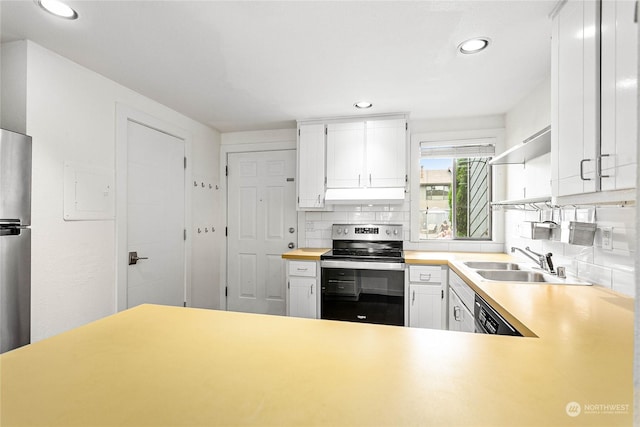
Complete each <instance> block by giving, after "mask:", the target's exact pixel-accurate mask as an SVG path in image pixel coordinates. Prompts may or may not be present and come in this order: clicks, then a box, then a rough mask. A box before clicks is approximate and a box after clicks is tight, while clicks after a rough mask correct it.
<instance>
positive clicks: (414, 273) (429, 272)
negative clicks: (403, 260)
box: [409, 265, 442, 283]
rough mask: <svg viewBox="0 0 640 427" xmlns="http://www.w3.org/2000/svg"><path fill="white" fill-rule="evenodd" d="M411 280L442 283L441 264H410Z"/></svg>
mask: <svg viewBox="0 0 640 427" xmlns="http://www.w3.org/2000/svg"><path fill="white" fill-rule="evenodd" d="M409 282H416V283H419V282H423V283H440V282H442V268H441V267H439V266H423V265H419V266H416V265H410V266H409Z"/></svg>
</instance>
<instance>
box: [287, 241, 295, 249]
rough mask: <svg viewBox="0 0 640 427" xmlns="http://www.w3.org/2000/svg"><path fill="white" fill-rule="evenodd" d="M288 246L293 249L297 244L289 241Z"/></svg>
mask: <svg viewBox="0 0 640 427" xmlns="http://www.w3.org/2000/svg"><path fill="white" fill-rule="evenodd" d="M287 246H288V247H289V249H293V248H295V247H296V245H295V244H294V243H293V242H289V244H288V245H287Z"/></svg>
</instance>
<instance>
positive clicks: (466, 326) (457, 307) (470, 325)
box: [448, 289, 475, 332]
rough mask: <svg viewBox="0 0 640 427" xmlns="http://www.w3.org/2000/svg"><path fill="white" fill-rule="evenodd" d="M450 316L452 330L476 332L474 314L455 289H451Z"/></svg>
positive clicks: (450, 328)
mask: <svg viewBox="0 0 640 427" xmlns="http://www.w3.org/2000/svg"><path fill="white" fill-rule="evenodd" d="M448 318H449V330H450V331H458V332H475V323H474V319H473V314H472V313H471V312H470V311H469V309H468V308H467V307H465V305H464V304H463V303H462V300H461V299H460V297H458V294H456V293H455V292H454V290H453V289H449V311H448Z"/></svg>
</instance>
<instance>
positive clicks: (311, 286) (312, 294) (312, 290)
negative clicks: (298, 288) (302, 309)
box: [311, 283, 313, 295]
mask: <svg viewBox="0 0 640 427" xmlns="http://www.w3.org/2000/svg"><path fill="white" fill-rule="evenodd" d="M311 295H313V283H312V284H311Z"/></svg>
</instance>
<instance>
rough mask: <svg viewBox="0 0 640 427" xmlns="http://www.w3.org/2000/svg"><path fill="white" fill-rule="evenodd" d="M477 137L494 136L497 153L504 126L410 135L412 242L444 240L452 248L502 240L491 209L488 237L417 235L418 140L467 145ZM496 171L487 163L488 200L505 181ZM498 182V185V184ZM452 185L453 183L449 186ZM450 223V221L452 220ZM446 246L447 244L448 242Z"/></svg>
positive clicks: (501, 146)
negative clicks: (424, 237) (428, 237)
mask: <svg viewBox="0 0 640 427" xmlns="http://www.w3.org/2000/svg"><path fill="white" fill-rule="evenodd" d="M477 139H493V144H494V146H495V152H496V155H498V154H499V153H501V152H502V151H503V150H504V129H496V128H492V129H479V130H465V131H447V132H429V133H416V134H412V135H411V147H410V159H411V168H410V169H411V170H410V177H409V184H410V193H411V203H410V205H411V206H410V212H411V213H410V218H411V242H414V243H419V244H421V245H425V246H437V245H441V244H442V242H446V243H447V244H448V245H450V247H453V248H455V246H456V243H457V244H466V245H467V247H468V246H469V245H480V244H487V243H492V242H493V243H495V242H501V241H503V240H504V230H502V229H501V228H498V227H496V224H497V223H498V222H499V221H496V215H499V214H500V213H497V212H495V211H494V210H493V209H489V218H488V219H489V230H490V238H482V239H478V238H451V239H425V240H421V239H420V213H421V212H420V159H421V151H420V144H421V143H422V142H434V143H436V142H443V141H451V144H452V145H466V144H465V142H464V141H465V140H468V143H472V140H477ZM495 172H496V171H494V170H493V168H492V167H491V166H490V165H489V171H488V175H489V176H488V179H489V184H488V187H489V188H488V191H489V192H490V193H489V194H490V202H491V201H493V200H500V199H501V198H502V197H503V194H504V191H505V189H504V183H503V182H500V181H499V177H500V176H501V173H495ZM498 183H499V185H498ZM453 187H455V186H454V185H453V183H452V190H453ZM452 226H453V224H452ZM447 247H449V246H447Z"/></svg>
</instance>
